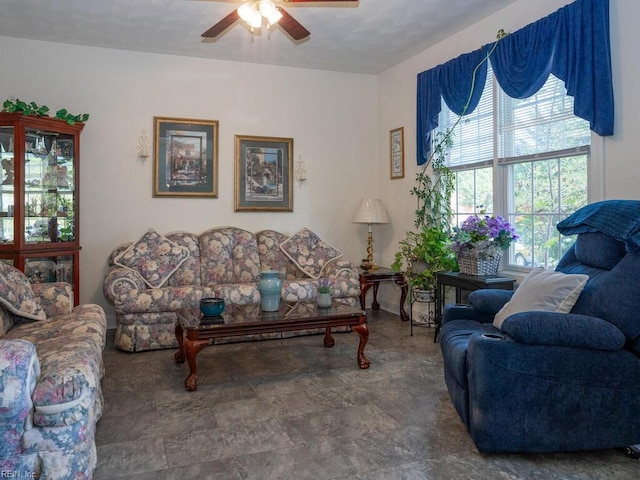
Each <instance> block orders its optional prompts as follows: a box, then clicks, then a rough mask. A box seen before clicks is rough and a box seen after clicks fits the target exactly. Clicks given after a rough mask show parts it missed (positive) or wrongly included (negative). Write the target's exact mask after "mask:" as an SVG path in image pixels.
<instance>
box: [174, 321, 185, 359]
mask: <svg viewBox="0 0 640 480" xmlns="http://www.w3.org/2000/svg"><path fill="white" fill-rule="evenodd" d="M176 340H177V341H178V351H177V352H176V353H175V355H174V356H173V358H174V359H175V361H176V363H184V332H183V330H182V325H180V322H176Z"/></svg>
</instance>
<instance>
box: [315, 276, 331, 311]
mask: <svg viewBox="0 0 640 480" xmlns="http://www.w3.org/2000/svg"><path fill="white" fill-rule="evenodd" d="M316 303H317V304H318V306H319V307H320V308H327V307H330V306H331V286H330V285H329V280H328V279H326V278H323V279H322V280H320V284H319V285H318V299H317V301H316Z"/></svg>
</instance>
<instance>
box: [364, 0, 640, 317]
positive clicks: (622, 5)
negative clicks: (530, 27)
mask: <svg viewBox="0 0 640 480" xmlns="http://www.w3.org/2000/svg"><path fill="white" fill-rule="evenodd" d="M569 3H571V1H569V0H538V1H536V2H532V1H530V0H519V1H517V2H515V3H513V4H511V5H510V6H508V7H506V8H504V9H503V10H501V11H499V12H497V13H495V14H494V15H491V16H489V17H487V18H485V19H484V20H482V21H480V22H478V23H476V24H475V25H473V26H471V27H469V28H467V29H465V30H463V31H461V32H459V33H458V34H456V35H454V36H452V37H450V38H448V39H446V40H444V41H442V42H441V43H439V44H437V45H435V46H434V47H432V48H430V49H428V50H425V51H424V52H422V53H420V54H418V55H416V56H414V57H412V58H411V59H409V60H407V61H405V62H403V63H402V64H400V65H398V66H396V67H394V68H392V69H390V70H388V71H387V72H385V73H383V74H382V75H380V76H379V77H378V103H379V108H380V112H379V115H380V116H379V118H380V122H379V130H378V139H379V144H378V153H379V155H380V159H379V165H381V166H384V165H386V164H388V153H387V149H388V146H387V145H388V143H387V142H388V131H389V130H390V129H393V128H397V127H399V126H404V131H405V170H406V174H405V178H404V179H403V180H390V179H389V174H388V171H387V170H385V169H384V168H382V169H381V170H380V171H379V172H377V173H378V177H377V181H378V183H377V185H376V190H377V191H379V192H380V197H381V198H382V199H383V202H384V203H385V205H386V206H387V209H388V211H389V215H390V216H391V218H392V219H393V225H392V226H391V227H390V228H379V229H378V230H379V234H378V236H377V251H378V252H379V254H380V256H381V259H380V260H379V262H380V263H381V264H389V263H390V262H392V261H393V256H394V254H395V252H396V250H397V245H398V241H400V240H401V239H402V238H403V236H404V233H405V231H407V230H411V229H412V228H413V219H414V215H413V212H414V210H415V199H414V198H413V197H411V196H410V195H409V191H410V189H411V187H412V186H413V182H414V179H415V175H416V173H418V172H419V171H420V169H419V167H418V166H417V165H416V140H415V138H416V106H415V105H416V76H417V74H418V73H420V72H422V71H424V70H428V69H429V68H432V67H434V66H436V65H439V64H441V63H444V62H446V61H448V60H450V59H451V58H454V57H457V56H458V55H460V54H462V53H466V52H470V51H473V50H476V49H478V48H480V46H482V45H484V44H487V43H490V42H492V41H494V40H495V36H496V33H497V31H498V30H499V29H504V30H505V31H507V32H513V31H516V30H518V29H520V28H522V27H524V26H525V25H527V24H529V23H531V22H534V21H536V20H538V19H539V18H542V17H544V16H546V15H548V14H550V13H552V12H554V11H556V10H557V9H558V8H561V7H562V6H564V5H567V4H569ZM610 13H611V53H612V67H613V81H614V95H615V104H616V115H615V135H613V136H611V137H605V138H603V139H601V138H600V137H597V136H593V142H592V163H593V165H594V166H595V171H596V172H597V174H598V175H600V176H602V177H603V178H599V179H597V180H596V182H595V183H596V185H595V189H596V190H597V191H596V192H595V195H594V196H593V198H592V201H593V200H599V199H610V198H633V199H637V198H640V158H639V155H638V153H637V150H638V148H637V138H638V133H640V132H639V128H638V122H637V120H636V119H635V118H634V117H635V115H634V113H635V112H637V111H638V110H639V109H640V92H639V91H638V85H640V64H639V63H638V62H637V61H636V59H637V45H638V44H640V30H639V29H638V27H637V21H638V19H640V2H630V1H627V0H611V9H610ZM623 59H624V60H623ZM380 297H381V299H380V303H381V304H382V305H383V306H384V307H385V308H393V309H395V308H397V306H396V305H397V303H398V295H397V292H396V291H393V290H391V288H384V289H382V290H381V292H380Z"/></svg>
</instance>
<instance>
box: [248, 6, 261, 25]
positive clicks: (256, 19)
mask: <svg viewBox="0 0 640 480" xmlns="http://www.w3.org/2000/svg"><path fill="white" fill-rule="evenodd" d="M247 23H248V24H249V26H250V27H252V28H260V27H261V26H262V15H261V14H260V12H258V11H257V10H254V11H253V14H252V15H251V18H250V19H249V21H248V22H247Z"/></svg>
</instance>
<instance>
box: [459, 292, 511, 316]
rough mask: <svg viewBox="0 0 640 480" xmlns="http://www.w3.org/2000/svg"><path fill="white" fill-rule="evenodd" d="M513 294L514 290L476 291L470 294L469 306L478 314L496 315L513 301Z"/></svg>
mask: <svg viewBox="0 0 640 480" xmlns="http://www.w3.org/2000/svg"><path fill="white" fill-rule="evenodd" d="M513 294H514V291H513V290H500V289H497V288H485V289H481V290H475V291H474V292H471V293H470V294H469V304H470V305H472V306H473V307H474V308H475V309H476V310H477V311H478V312H482V313H488V314H491V315H495V314H496V313H498V311H499V310H500V309H501V308H502V307H503V306H504V304H505V303H507V302H508V301H509V300H511V297H512V296H513Z"/></svg>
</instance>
